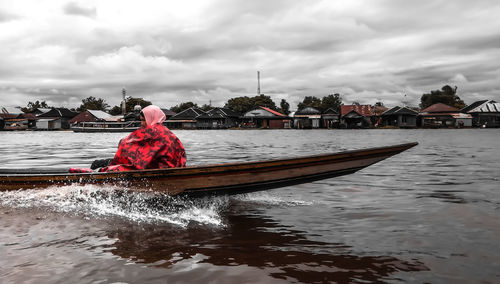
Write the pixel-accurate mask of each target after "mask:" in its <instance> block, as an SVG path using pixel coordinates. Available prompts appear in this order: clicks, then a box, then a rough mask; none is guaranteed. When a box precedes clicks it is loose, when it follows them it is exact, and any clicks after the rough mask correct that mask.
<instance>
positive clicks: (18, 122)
mask: <svg viewBox="0 0 500 284" xmlns="http://www.w3.org/2000/svg"><path fill="white" fill-rule="evenodd" d="M0 118H2V122H3V127H2V129H3V130H26V129H28V128H30V125H31V126H32V125H34V121H35V119H36V118H35V116H33V115H29V114H25V113H24V112H23V111H22V110H21V108H19V107H2V108H0Z"/></svg>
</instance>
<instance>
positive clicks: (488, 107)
mask: <svg viewBox="0 0 500 284" xmlns="http://www.w3.org/2000/svg"><path fill="white" fill-rule="evenodd" d="M460 112H461V113H465V114H469V115H471V116H472V125H473V126H477V127H488V128H492V127H496V128H497V127H500V103H497V102H496V101H493V100H483V101H477V102H474V103H472V104H471V105H469V106H466V107H464V108H463V109H461V110H460Z"/></svg>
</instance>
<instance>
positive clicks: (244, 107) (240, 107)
mask: <svg viewBox="0 0 500 284" xmlns="http://www.w3.org/2000/svg"><path fill="white" fill-rule="evenodd" d="M224 107H225V108H229V109H231V110H233V111H235V112H239V113H246V112H248V111H251V110H253V109H255V107H254V104H253V102H252V100H251V99H250V98H249V97H247V96H244V97H236V98H231V99H229V100H228V101H227V102H226V104H225V105H224Z"/></svg>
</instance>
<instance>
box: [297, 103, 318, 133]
mask: <svg viewBox="0 0 500 284" xmlns="http://www.w3.org/2000/svg"><path fill="white" fill-rule="evenodd" d="M320 121H321V111H319V110H317V109H315V108H313V107H305V108H303V109H299V110H298V111H296V112H295V114H294V115H293V126H294V127H295V128H297V129H312V128H319V127H320Z"/></svg>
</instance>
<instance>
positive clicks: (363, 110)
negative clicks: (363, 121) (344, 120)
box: [340, 105, 375, 116]
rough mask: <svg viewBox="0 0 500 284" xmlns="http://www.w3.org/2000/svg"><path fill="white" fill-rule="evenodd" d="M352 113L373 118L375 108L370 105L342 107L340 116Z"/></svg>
mask: <svg viewBox="0 0 500 284" xmlns="http://www.w3.org/2000/svg"><path fill="white" fill-rule="evenodd" d="M351 111H355V112H357V113H358V114H360V115H362V116H373V115H375V114H374V113H373V108H372V106H370V105H341V106H340V115H341V116H344V115H346V114H348V113H349V112H351Z"/></svg>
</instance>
